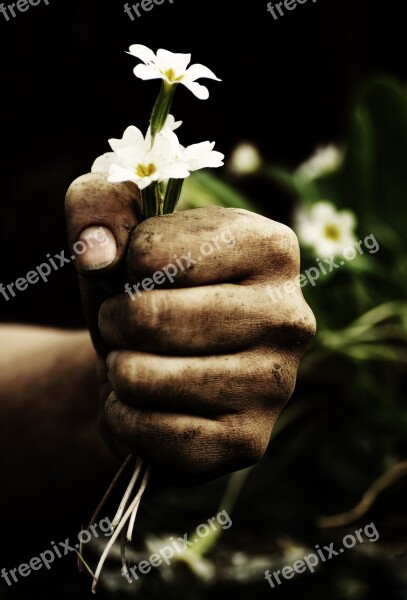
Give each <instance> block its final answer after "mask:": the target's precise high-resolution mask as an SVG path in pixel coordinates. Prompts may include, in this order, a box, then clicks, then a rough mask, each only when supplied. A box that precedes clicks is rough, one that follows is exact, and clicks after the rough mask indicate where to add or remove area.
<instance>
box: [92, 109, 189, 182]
mask: <svg viewBox="0 0 407 600" xmlns="http://www.w3.org/2000/svg"><path fill="white" fill-rule="evenodd" d="M170 117H171V116H170ZM167 121H168V120H167ZM177 126H179V125H178V123H175V120H174V119H173V117H171V118H170V121H169V126H168V127H165V128H164V129H163V130H162V131H161V132H160V133H157V135H156V136H155V139H154V144H153V146H152V147H151V132H150V130H148V132H147V135H146V137H145V138H144V136H143V134H142V133H141V131H140V130H139V129H138V128H137V127H134V126H133V125H131V126H130V127H127V129H126V131H125V132H124V134H123V138H122V139H119V140H118V139H111V140H109V144H110V147H111V148H112V150H113V152H107V153H106V154H104V155H103V156H100V157H99V158H97V159H96V160H95V162H94V163H93V165H92V172H96V171H104V172H107V173H109V177H108V181H110V182H111V183H118V182H120V181H134V183H136V184H137V185H138V187H139V189H140V190H143V189H144V188H146V187H148V186H149V185H150V183H152V182H153V181H165V180H167V179H171V178H173V179H184V178H185V177H189V169H188V165H187V164H186V163H184V162H182V161H181V160H176V159H175V158H174V157H175V156H176V155H177V154H179V153H180V145H179V141H178V138H177V136H176V134H175V133H174V132H173V129H174V128H176V127H177Z"/></svg>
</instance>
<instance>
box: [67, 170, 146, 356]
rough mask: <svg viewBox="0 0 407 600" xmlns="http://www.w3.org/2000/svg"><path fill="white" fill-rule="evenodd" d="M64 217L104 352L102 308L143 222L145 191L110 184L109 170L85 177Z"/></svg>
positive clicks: (90, 321) (69, 197)
mask: <svg viewBox="0 0 407 600" xmlns="http://www.w3.org/2000/svg"><path fill="white" fill-rule="evenodd" d="M65 219H66V228H67V236H68V243H69V247H70V250H72V255H73V256H75V265H76V269H77V271H78V273H79V284H80V288H81V296H82V302H83V306H84V311H85V316H86V319H87V323H88V327H89V329H90V333H91V336H92V340H93V343H94V345H95V348H96V350H97V351H98V353H99V354H101V355H105V354H106V353H107V352H108V351H109V348H107V347H106V345H105V344H104V342H103V340H102V338H101V336H100V334H99V330H98V316H99V309H100V306H101V305H102V303H103V302H104V301H105V300H106V298H107V297H108V296H109V295H110V294H111V291H112V289H113V286H114V282H115V280H116V278H117V277H118V274H119V272H120V270H121V267H122V266H123V263H124V262H125V261H124V260H123V259H124V257H125V255H126V250H127V245H128V241H129V237H130V234H131V232H132V230H133V229H134V228H135V227H136V226H137V224H138V223H139V222H140V220H141V204H140V192H139V190H138V188H137V186H136V185H135V184H133V183H131V182H126V183H109V182H108V181H107V174H105V173H89V174H87V175H83V176H81V177H79V178H78V179H76V180H75V181H74V182H73V183H72V184H71V185H70V187H69V189H68V191H67V194H66V198H65Z"/></svg>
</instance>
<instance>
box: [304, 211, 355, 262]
mask: <svg viewBox="0 0 407 600" xmlns="http://www.w3.org/2000/svg"><path fill="white" fill-rule="evenodd" d="M355 227H356V217H355V215H354V214H353V213H352V212H351V211H349V210H341V211H338V210H336V207H335V206H334V205H333V204H331V203H330V202H317V203H316V204H314V205H313V206H312V207H311V209H310V210H309V211H305V210H304V209H301V210H299V211H298V212H297V215H296V219H295V226H294V229H295V231H296V233H297V235H298V239H299V241H300V243H302V244H303V245H304V246H310V247H312V248H313V250H314V252H315V254H316V255H317V256H319V257H320V258H328V257H331V256H336V255H338V254H339V253H340V252H342V251H343V250H344V249H345V248H347V247H348V246H353V245H354V244H355V242H356V237H355V235H354V230H355Z"/></svg>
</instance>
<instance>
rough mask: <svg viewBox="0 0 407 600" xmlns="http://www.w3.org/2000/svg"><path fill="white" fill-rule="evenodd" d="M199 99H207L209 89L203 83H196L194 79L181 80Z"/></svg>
mask: <svg viewBox="0 0 407 600" xmlns="http://www.w3.org/2000/svg"><path fill="white" fill-rule="evenodd" d="M181 83H183V84H184V85H185V87H187V88H188V89H189V91H190V92H192V93H193V94H194V96H196V97H197V98H199V100H207V99H208V98H209V90H208V88H206V87H205V86H204V85H201V84H200V83H196V81H188V80H187V81H181Z"/></svg>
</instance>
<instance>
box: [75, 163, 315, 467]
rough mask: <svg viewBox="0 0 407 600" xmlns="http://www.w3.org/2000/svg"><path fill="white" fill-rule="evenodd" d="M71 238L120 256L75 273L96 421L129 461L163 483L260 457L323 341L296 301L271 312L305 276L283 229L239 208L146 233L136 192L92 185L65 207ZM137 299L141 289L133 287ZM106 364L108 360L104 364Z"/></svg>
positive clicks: (157, 223) (85, 264)
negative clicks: (97, 237)
mask: <svg viewBox="0 0 407 600" xmlns="http://www.w3.org/2000/svg"><path fill="white" fill-rule="evenodd" d="M66 219H67V231H68V239H69V242H70V244H71V245H73V244H74V243H75V242H76V241H77V240H78V239H82V238H81V234H82V232H83V231H89V228H91V227H100V226H102V227H104V231H105V232H106V233H108V236H109V239H113V238H114V240H115V245H116V257H115V258H114V260H113V261H112V262H111V264H110V265H108V266H106V267H104V268H102V269H97V270H95V269H91V268H90V266H92V265H90V264H89V260H88V257H87V256H86V254H85V255H83V256H78V258H77V260H76V267H77V269H78V272H79V278H80V286H81V291H82V298H83V303H84V308H85V313H86V315H87V318H88V323H89V328H90V332H91V335H92V339H93V341H94V345H95V348H96V351H97V355H98V364H99V369H98V373H99V398H100V407H101V414H102V419H103V420H104V422H105V423H106V425H107V427H108V429H109V431H110V433H111V436H110V437H111V439H112V440H114V441H115V442H116V443H117V444H118V446H120V447H121V448H122V451H123V453H125V451H131V452H133V453H134V454H136V455H138V456H142V457H144V458H145V459H147V460H149V461H151V462H152V463H154V464H156V465H157V467H159V468H164V469H165V470H166V471H167V472H168V471H169V472H174V473H181V474H185V475H186V476H193V477H198V478H199V477H202V478H208V477H213V476H217V475H220V474H223V473H226V472H229V471H233V470H236V469H240V468H244V467H247V466H249V465H251V464H253V463H255V462H257V461H258V460H259V459H260V458H261V457H262V456H263V454H264V452H265V451H266V448H267V446H268V443H269V439H270V434H271V431H272V428H273V425H274V423H275V421H276V419H277V417H278V415H279V413H280V412H281V410H282V408H283V406H284V405H285V403H286V402H287V400H288V399H289V397H290V396H291V394H292V392H293V389H294V386H295V380H296V375H297V369H298V365H299V361H300V358H301V356H302V354H303V352H304V350H305V348H306V346H307V344H308V342H309V340H310V339H311V337H312V336H313V335H314V333H315V319H314V316H313V314H312V311H311V310H310V308H309V306H308V305H307V304H306V302H305V300H304V298H303V296H302V293H301V289H300V287H299V286H297V287H296V291H295V292H294V293H290V294H287V295H286V296H284V297H283V298H282V299H280V300H279V301H278V302H270V299H269V297H268V295H267V293H266V288H267V286H270V285H272V286H274V285H281V284H284V283H285V282H287V280H294V278H295V277H296V276H297V275H298V274H299V266H300V257H299V247H298V242H297V238H296V236H295V234H294V233H293V232H292V230H291V229H289V228H288V227H286V226H284V225H282V224H280V223H276V222H274V221H271V220H269V219H266V218H265V217H262V216H259V215H257V214H255V213H251V212H248V211H245V210H241V209H225V208H221V207H205V208H200V209H195V210H190V211H184V212H179V213H173V214H170V215H165V216H160V217H154V218H150V219H147V220H144V221H141V222H140V202H139V193H138V190H137V188H136V186H134V185H133V184H131V183H120V184H111V183H109V182H108V181H107V178H106V175H105V174H102V173H95V174H90V175H85V176H83V177H81V178H79V179H77V180H76V181H75V182H73V184H72V185H71V186H70V188H69V190H68V193H67V198H66ZM226 230H227V231H233V237H234V242H233V243H231V244H223V243H222V244H218V247H217V248H216V251H214V252H212V253H211V254H210V255H209V256H205V257H202V261H201V262H197V263H196V264H194V265H191V266H190V268H188V269H186V270H184V271H179V273H178V274H177V275H176V276H175V278H174V279H175V281H173V282H171V281H169V280H166V281H165V282H164V283H163V284H161V285H159V286H158V285H157V286H155V288H154V289H152V290H150V291H144V290H141V291H139V293H138V294H137V296H135V295H133V298H132V297H130V295H129V294H127V293H125V292H124V284H125V283H129V284H130V285H131V286H132V285H134V284H137V283H139V282H141V281H143V280H144V279H145V278H146V277H152V276H153V274H154V273H156V272H157V271H160V270H162V269H163V267H165V266H166V265H168V264H169V263H173V262H174V256H175V255H176V256H178V257H181V256H183V255H186V254H188V253H189V252H191V256H192V257H195V258H196V257H198V256H200V255H201V254H202V252H201V250H200V249H201V246H202V244H203V243H204V242H208V241H210V240H211V239H214V238H216V237H218V239H219V236H221V234H222V233H223V232H225V231H226ZM139 290H140V288H139ZM106 358H107V360H106Z"/></svg>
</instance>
